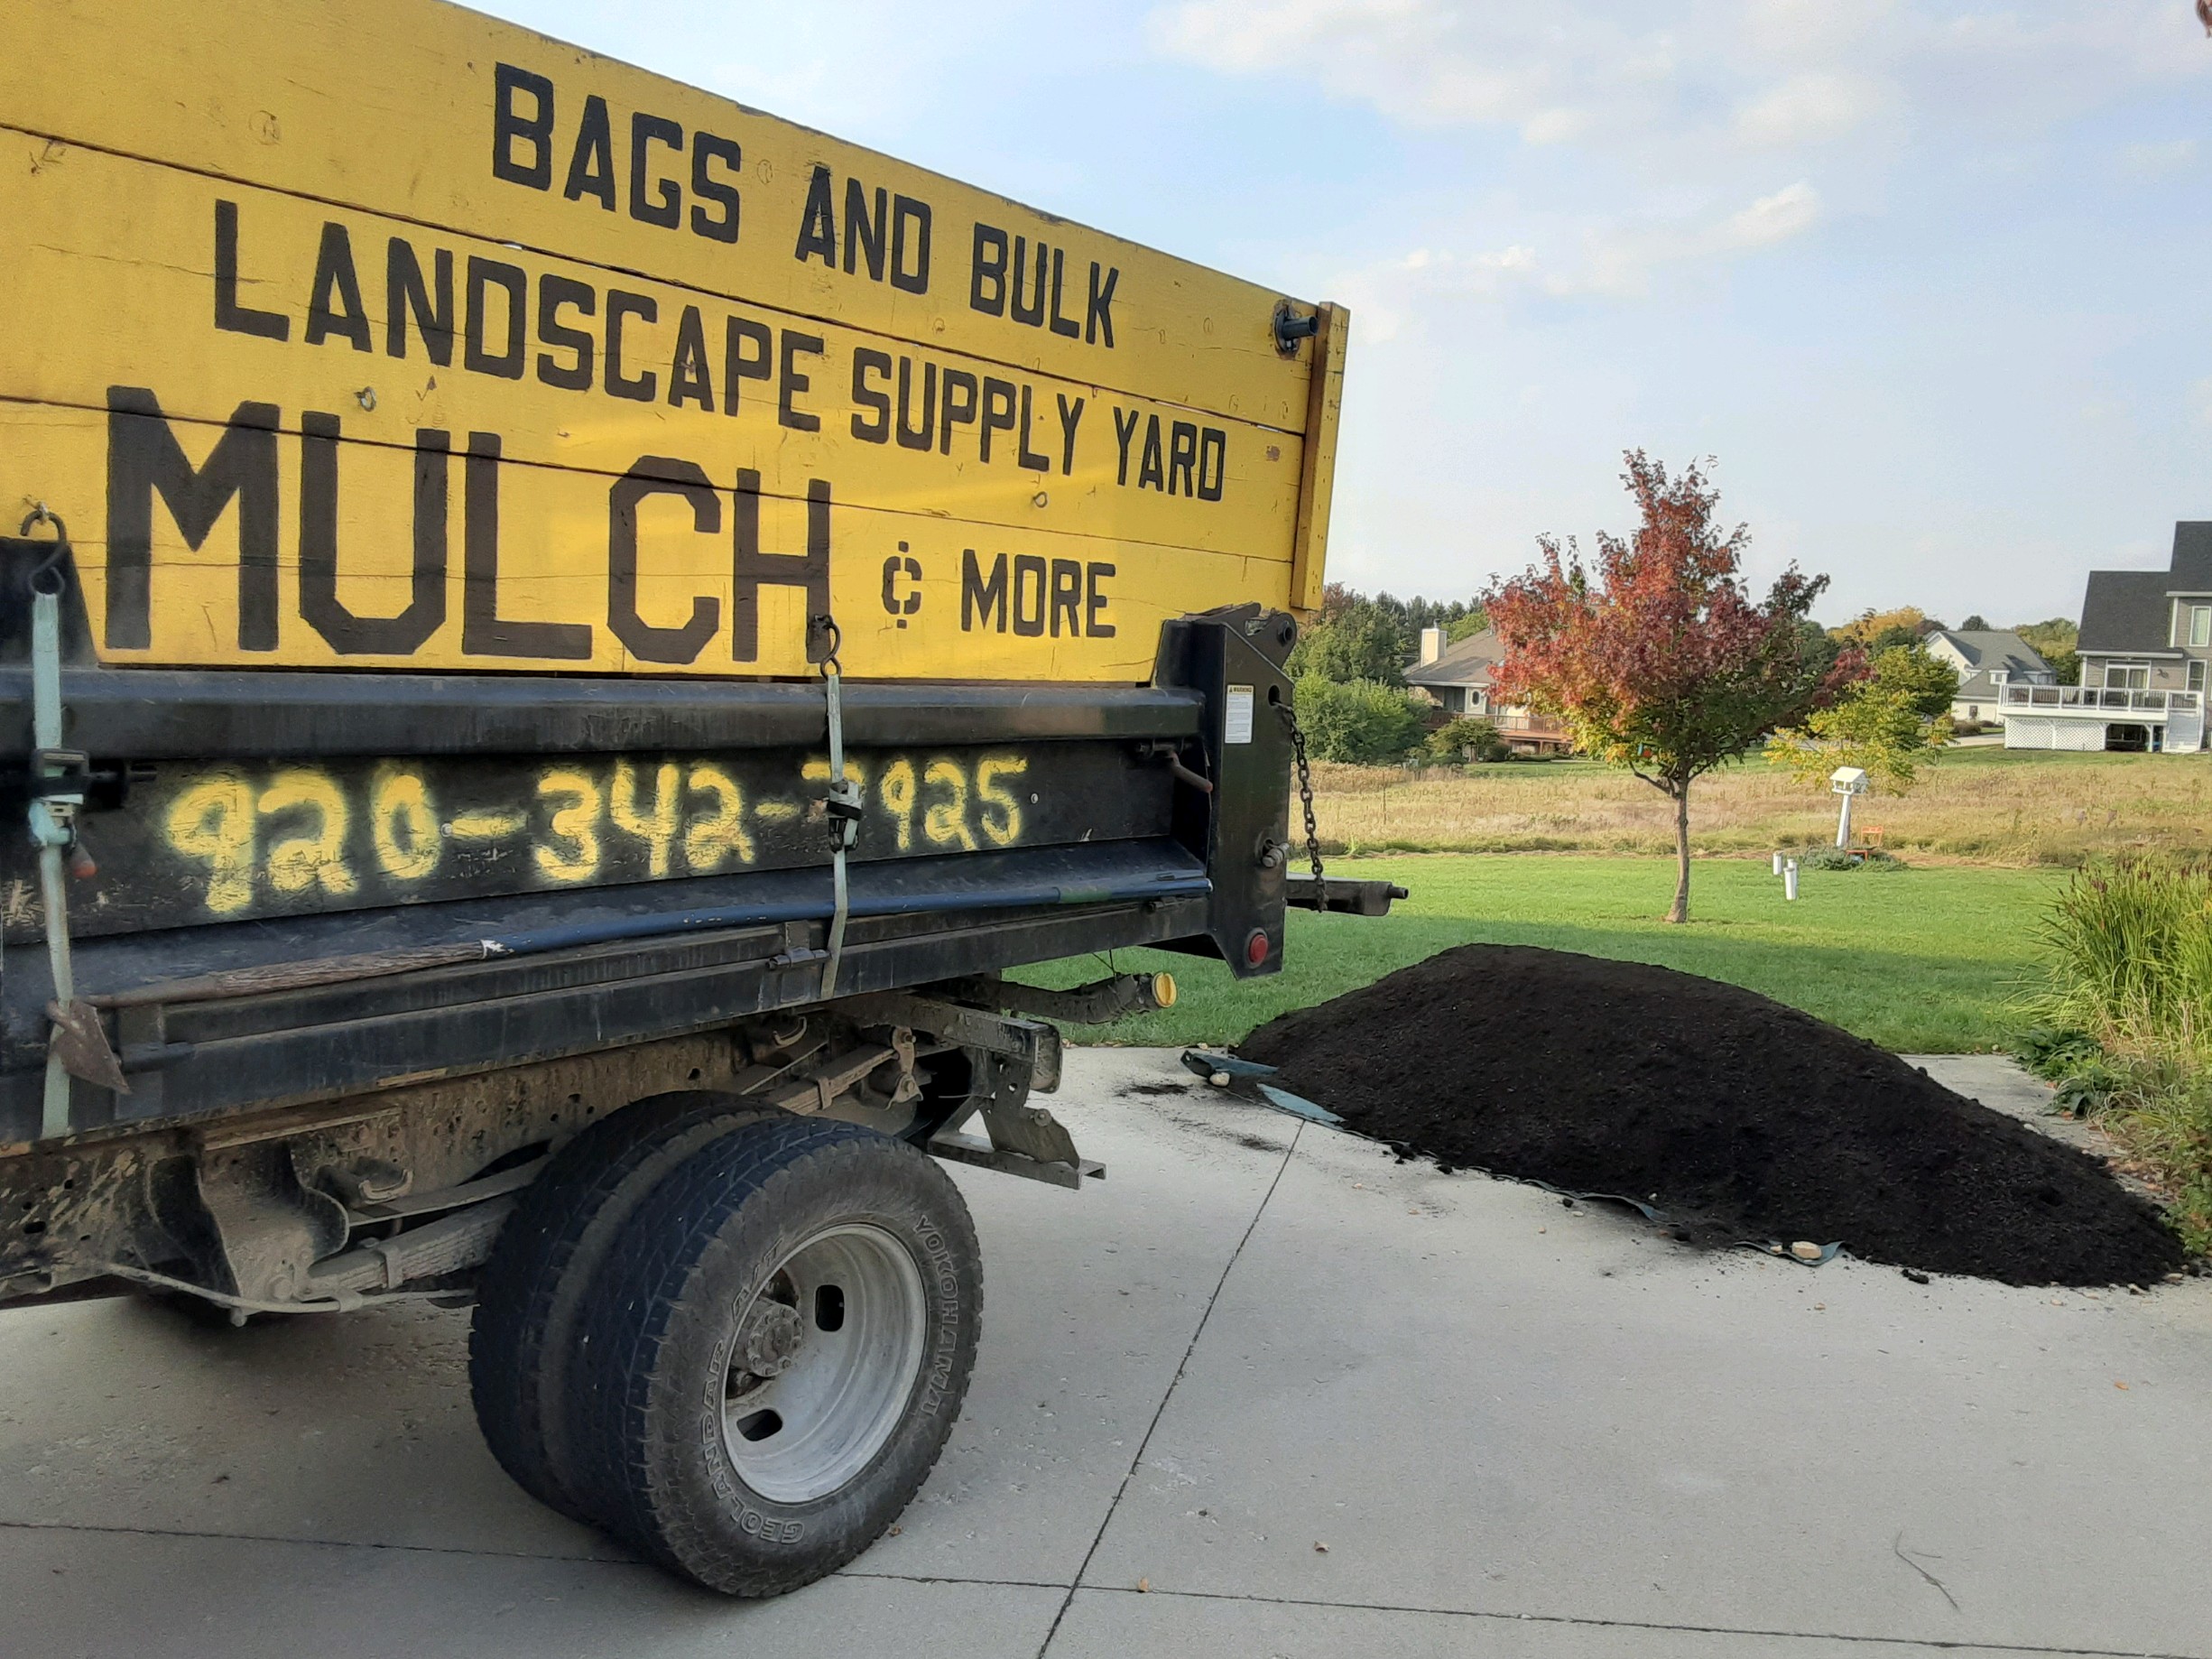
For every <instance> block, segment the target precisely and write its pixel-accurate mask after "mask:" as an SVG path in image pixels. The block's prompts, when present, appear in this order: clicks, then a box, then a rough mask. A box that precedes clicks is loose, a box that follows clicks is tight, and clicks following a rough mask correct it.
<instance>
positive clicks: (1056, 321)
mask: <svg viewBox="0 0 2212 1659" xmlns="http://www.w3.org/2000/svg"><path fill="white" fill-rule="evenodd" d="M1067 278H1068V250H1067V249H1065V248H1060V247H1056V248H1054V249H1053V250H1052V319H1051V329H1052V332H1053V333H1055V334H1064V335H1066V336H1067V337H1068V338H1069V339H1076V338H1080V337H1081V335H1082V333H1083V325H1082V324H1081V323H1079V322H1078V321H1076V320H1075V319H1074V318H1072V317H1063V316H1061V315H1060V289H1061V287H1062V286H1063V285H1064V284H1065V283H1066V281H1067Z"/></svg>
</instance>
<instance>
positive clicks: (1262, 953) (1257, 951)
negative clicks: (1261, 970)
mask: <svg viewBox="0 0 2212 1659" xmlns="http://www.w3.org/2000/svg"><path fill="white" fill-rule="evenodd" d="M1265 960H1267V935H1266V934H1265V933H1263V932H1262V931H1260V930H1259V929H1258V928H1254V929H1253V930H1252V937H1251V938H1250V939H1247V940H1246V941H1245V961H1247V962H1249V963H1251V964H1252V965H1253V966H1254V968H1257V967H1258V966H1259V965H1260V964H1261V963H1262V962H1264V961H1265Z"/></svg>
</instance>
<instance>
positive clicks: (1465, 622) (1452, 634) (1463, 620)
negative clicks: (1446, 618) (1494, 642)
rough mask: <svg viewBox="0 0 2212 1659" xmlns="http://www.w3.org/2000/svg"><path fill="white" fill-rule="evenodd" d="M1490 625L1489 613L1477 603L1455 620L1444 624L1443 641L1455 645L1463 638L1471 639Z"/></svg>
mask: <svg viewBox="0 0 2212 1659" xmlns="http://www.w3.org/2000/svg"><path fill="white" fill-rule="evenodd" d="M1488 626H1490V613H1489V612H1488V611H1486V610H1485V609H1483V607H1481V606H1479V605H1477V606H1475V607H1472V608H1471V609H1469V610H1468V611H1467V614H1466V615H1464V616H1461V617H1460V618H1459V619H1458V621H1457V622H1449V623H1447V624H1445V625H1444V643H1445V644H1448V645H1456V644H1458V643H1459V642H1460V641H1461V640H1463V639H1472V638H1474V637H1475V635H1477V634H1479V633H1481V632H1482V631H1483V630H1484V629H1485V628H1486V627H1488Z"/></svg>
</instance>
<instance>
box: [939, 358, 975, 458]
mask: <svg viewBox="0 0 2212 1659" xmlns="http://www.w3.org/2000/svg"><path fill="white" fill-rule="evenodd" d="M939 378H940V379H941V380H942V381H943V383H944V387H945V422H944V426H943V428H942V430H941V431H939V436H938V440H937V452H938V453H939V455H950V454H951V453H952V429H953V426H954V424H955V423H956V422H958V423H959V424H962V425H973V424H974V423H975V420H976V377H975V375H971V374H969V373H968V372H967V370H966V369H964V368H949V369H947V370H946V371H945V372H944V374H943V375H940V376H939Z"/></svg>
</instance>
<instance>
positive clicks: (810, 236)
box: [791, 166, 838, 270]
mask: <svg viewBox="0 0 2212 1659" xmlns="http://www.w3.org/2000/svg"><path fill="white" fill-rule="evenodd" d="M836 211H837V209H836V206H835V204H834V203H833V202H832V201H831V199H830V194H829V169H828V168H827V167H821V166H817V167H816V168H815V170H814V176H813V177H812V178H811V179H810V180H808V181H807V205H806V206H805V208H803V209H801V211H800V215H799V246H797V247H795V248H793V249H792V250H791V257H792V258H793V259H796V260H800V261H801V262H804V261H806V260H809V259H819V260H820V261H821V262H822V263H823V264H826V265H828V266H829V267H830V269H832V270H835V269H836V268H837V264H838V221H837V218H836V217H835V215H836Z"/></svg>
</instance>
